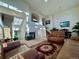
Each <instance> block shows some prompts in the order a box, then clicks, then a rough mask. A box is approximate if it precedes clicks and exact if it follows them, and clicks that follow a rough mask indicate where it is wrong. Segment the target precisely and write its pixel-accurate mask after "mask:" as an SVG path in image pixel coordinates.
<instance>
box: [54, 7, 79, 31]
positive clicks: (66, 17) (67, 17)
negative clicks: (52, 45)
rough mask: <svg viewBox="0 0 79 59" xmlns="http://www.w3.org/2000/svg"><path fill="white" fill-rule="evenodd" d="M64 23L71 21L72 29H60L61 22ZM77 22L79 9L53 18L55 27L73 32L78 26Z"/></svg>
mask: <svg viewBox="0 0 79 59" xmlns="http://www.w3.org/2000/svg"><path fill="white" fill-rule="evenodd" d="M63 21H70V27H60V22H63ZM76 22H79V7H75V8H72V9H70V10H66V11H64V12H60V13H58V14H55V15H54V16H53V23H54V25H53V26H54V27H56V28H58V29H63V28H66V29H69V30H70V31H72V28H73V26H74V25H75V24H76Z"/></svg>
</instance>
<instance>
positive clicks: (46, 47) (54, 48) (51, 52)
mask: <svg viewBox="0 0 79 59" xmlns="http://www.w3.org/2000/svg"><path fill="white" fill-rule="evenodd" d="M61 47H62V45H57V44H54V43H49V42H42V43H40V44H38V45H37V46H36V50H37V51H38V52H39V53H42V54H44V55H45V59H56V57H57V55H58V53H59V51H60V49H61Z"/></svg>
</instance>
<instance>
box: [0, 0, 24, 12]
mask: <svg viewBox="0 0 79 59" xmlns="http://www.w3.org/2000/svg"><path fill="white" fill-rule="evenodd" d="M0 5H1V6H3V7H7V8H9V9H12V10H15V11H18V12H23V11H21V10H19V9H18V8H16V7H14V6H12V5H9V4H7V3H4V2H1V1H0Z"/></svg>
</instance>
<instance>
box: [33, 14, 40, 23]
mask: <svg viewBox="0 0 79 59" xmlns="http://www.w3.org/2000/svg"><path fill="white" fill-rule="evenodd" d="M38 21H39V20H38V16H37V15H36V14H34V13H33V14H32V22H38Z"/></svg>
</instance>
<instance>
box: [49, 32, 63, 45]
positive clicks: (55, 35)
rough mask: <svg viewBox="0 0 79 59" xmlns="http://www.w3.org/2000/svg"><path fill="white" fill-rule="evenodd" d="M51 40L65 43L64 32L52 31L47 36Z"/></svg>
mask: <svg viewBox="0 0 79 59" xmlns="http://www.w3.org/2000/svg"><path fill="white" fill-rule="evenodd" d="M47 39H48V41H49V42H53V43H57V44H63V43H64V32H63V31H52V32H51V34H50V35H48V36H47Z"/></svg>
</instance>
